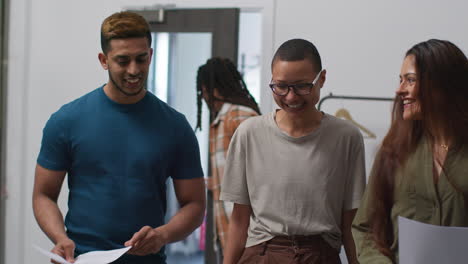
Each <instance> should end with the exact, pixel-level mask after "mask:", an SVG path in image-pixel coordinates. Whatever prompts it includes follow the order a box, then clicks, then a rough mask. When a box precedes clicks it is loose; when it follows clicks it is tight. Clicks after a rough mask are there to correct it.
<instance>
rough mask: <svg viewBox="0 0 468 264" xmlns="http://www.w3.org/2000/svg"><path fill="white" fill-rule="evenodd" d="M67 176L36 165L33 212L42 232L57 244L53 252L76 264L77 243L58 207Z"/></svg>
mask: <svg viewBox="0 0 468 264" xmlns="http://www.w3.org/2000/svg"><path fill="white" fill-rule="evenodd" d="M65 174H66V172H65V171H53V170H49V169H46V168H44V167H42V166H41V165H39V164H37V165H36V173H35V180H34V190H33V210H34V216H35V217H36V220H37V223H38V224H39V226H40V227H41V229H42V231H44V233H45V234H46V235H47V236H48V237H49V239H50V240H52V242H53V243H54V244H55V247H54V248H53V249H52V252H54V253H55V254H58V255H60V256H62V257H64V258H65V259H66V260H67V261H68V262H74V258H73V256H74V251H75V243H74V242H73V241H72V240H70V239H69V238H68V236H67V234H66V232H65V225H64V223H63V215H62V213H61V212H60V209H59V208H58V205H57V199H58V197H59V194H60V189H61V188H62V183H63V180H64V178H65Z"/></svg>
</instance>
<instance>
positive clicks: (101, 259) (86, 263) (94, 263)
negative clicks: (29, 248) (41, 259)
mask: <svg viewBox="0 0 468 264" xmlns="http://www.w3.org/2000/svg"><path fill="white" fill-rule="evenodd" d="M33 247H34V248H35V249H36V250H37V251H39V252H41V253H42V254H44V255H46V256H47V257H49V258H51V259H53V260H55V261H57V262H58V263H61V264H72V263H70V262H68V261H66V260H65V259H63V258H62V257H61V256H59V255H57V254H54V253H52V252H50V251H47V250H45V249H42V248H40V247H38V246H36V245H33ZM130 248H131V247H125V248H119V249H113V250H105V251H91V252H88V253H85V254H81V255H79V256H78V257H77V258H76V259H75V263H74V264H107V263H110V262H112V261H114V260H116V259H118V258H120V257H121V256H122V255H123V254H125V253H126V252H127V251H128V250H129V249H130Z"/></svg>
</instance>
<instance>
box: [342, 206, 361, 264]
mask: <svg viewBox="0 0 468 264" xmlns="http://www.w3.org/2000/svg"><path fill="white" fill-rule="evenodd" d="M356 211H357V209H352V210H346V211H343V215H342V217H341V233H342V239H343V246H344V249H345V252H346V258H347V259H348V263H349V264H357V263H359V262H358V261H357V256H356V246H355V244H354V239H353V235H352V233H351V225H352V223H353V220H354V216H355V215H356Z"/></svg>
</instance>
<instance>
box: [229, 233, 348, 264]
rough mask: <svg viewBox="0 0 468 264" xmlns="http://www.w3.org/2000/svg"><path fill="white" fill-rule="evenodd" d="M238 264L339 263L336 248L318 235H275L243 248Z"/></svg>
mask: <svg viewBox="0 0 468 264" xmlns="http://www.w3.org/2000/svg"><path fill="white" fill-rule="evenodd" d="M238 263H239V264H276V263H278V264H293V263H294V264H341V261H340V256H339V252H338V250H336V249H334V248H332V247H331V246H330V245H329V244H328V243H327V242H326V241H325V240H323V238H322V237H321V236H320V235H314V236H277V237H274V238H273V239H271V240H269V241H266V242H263V243H261V244H258V245H255V246H252V247H248V248H245V250H244V253H243V254H242V257H241V259H240V260H239V262H238Z"/></svg>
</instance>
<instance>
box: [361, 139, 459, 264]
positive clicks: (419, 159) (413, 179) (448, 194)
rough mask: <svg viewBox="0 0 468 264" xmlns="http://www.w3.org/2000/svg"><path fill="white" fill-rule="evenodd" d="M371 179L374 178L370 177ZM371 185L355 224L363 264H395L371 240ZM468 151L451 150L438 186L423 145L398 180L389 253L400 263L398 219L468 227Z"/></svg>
mask: <svg viewBox="0 0 468 264" xmlns="http://www.w3.org/2000/svg"><path fill="white" fill-rule="evenodd" d="M370 177H371V179H370V181H372V178H373V177H375V175H373V174H372V173H371V176H370ZM370 188H372V187H371V185H370V184H368V187H367V190H366V192H365V194H364V198H363V201H362V203H361V207H360V208H359V209H358V212H357V214H356V217H355V219H354V221H353V226H352V232H353V237H354V241H355V243H356V250H357V254H358V260H359V263H361V264H366V263H372V264H379V263H392V261H391V260H390V259H389V258H388V257H386V256H384V255H383V254H381V253H380V252H379V251H378V250H377V249H376V246H375V243H374V241H373V240H372V238H371V233H370V232H371V231H370V228H369V226H370V225H369V223H370V222H371V219H369V218H368V216H367V211H368V207H369V206H370V205H369V203H370V201H369V193H370V192H371V191H372V190H370ZM466 197H468V149H467V148H464V149H461V150H460V151H457V152H455V151H453V150H449V152H448V154H447V157H446V160H445V164H444V169H443V172H442V173H441V175H440V177H439V180H438V181H437V184H434V179H433V159H432V152H431V148H430V146H429V144H428V143H427V141H425V140H422V142H421V143H420V144H419V146H418V147H417V149H416V151H415V152H414V153H413V154H412V155H410V157H409V158H408V160H407V162H406V164H405V165H404V166H403V167H402V168H401V169H399V170H398V171H397V173H396V177H395V190H394V204H393V207H392V209H391V219H392V224H393V237H394V239H393V242H392V244H391V247H390V249H391V250H392V252H393V253H394V255H395V256H396V259H397V262H398V222H397V221H398V216H403V217H406V218H409V219H413V220H416V221H420V222H423V223H427V224H433V225H440V226H468V212H467V209H468V207H467V205H465V202H466Z"/></svg>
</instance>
